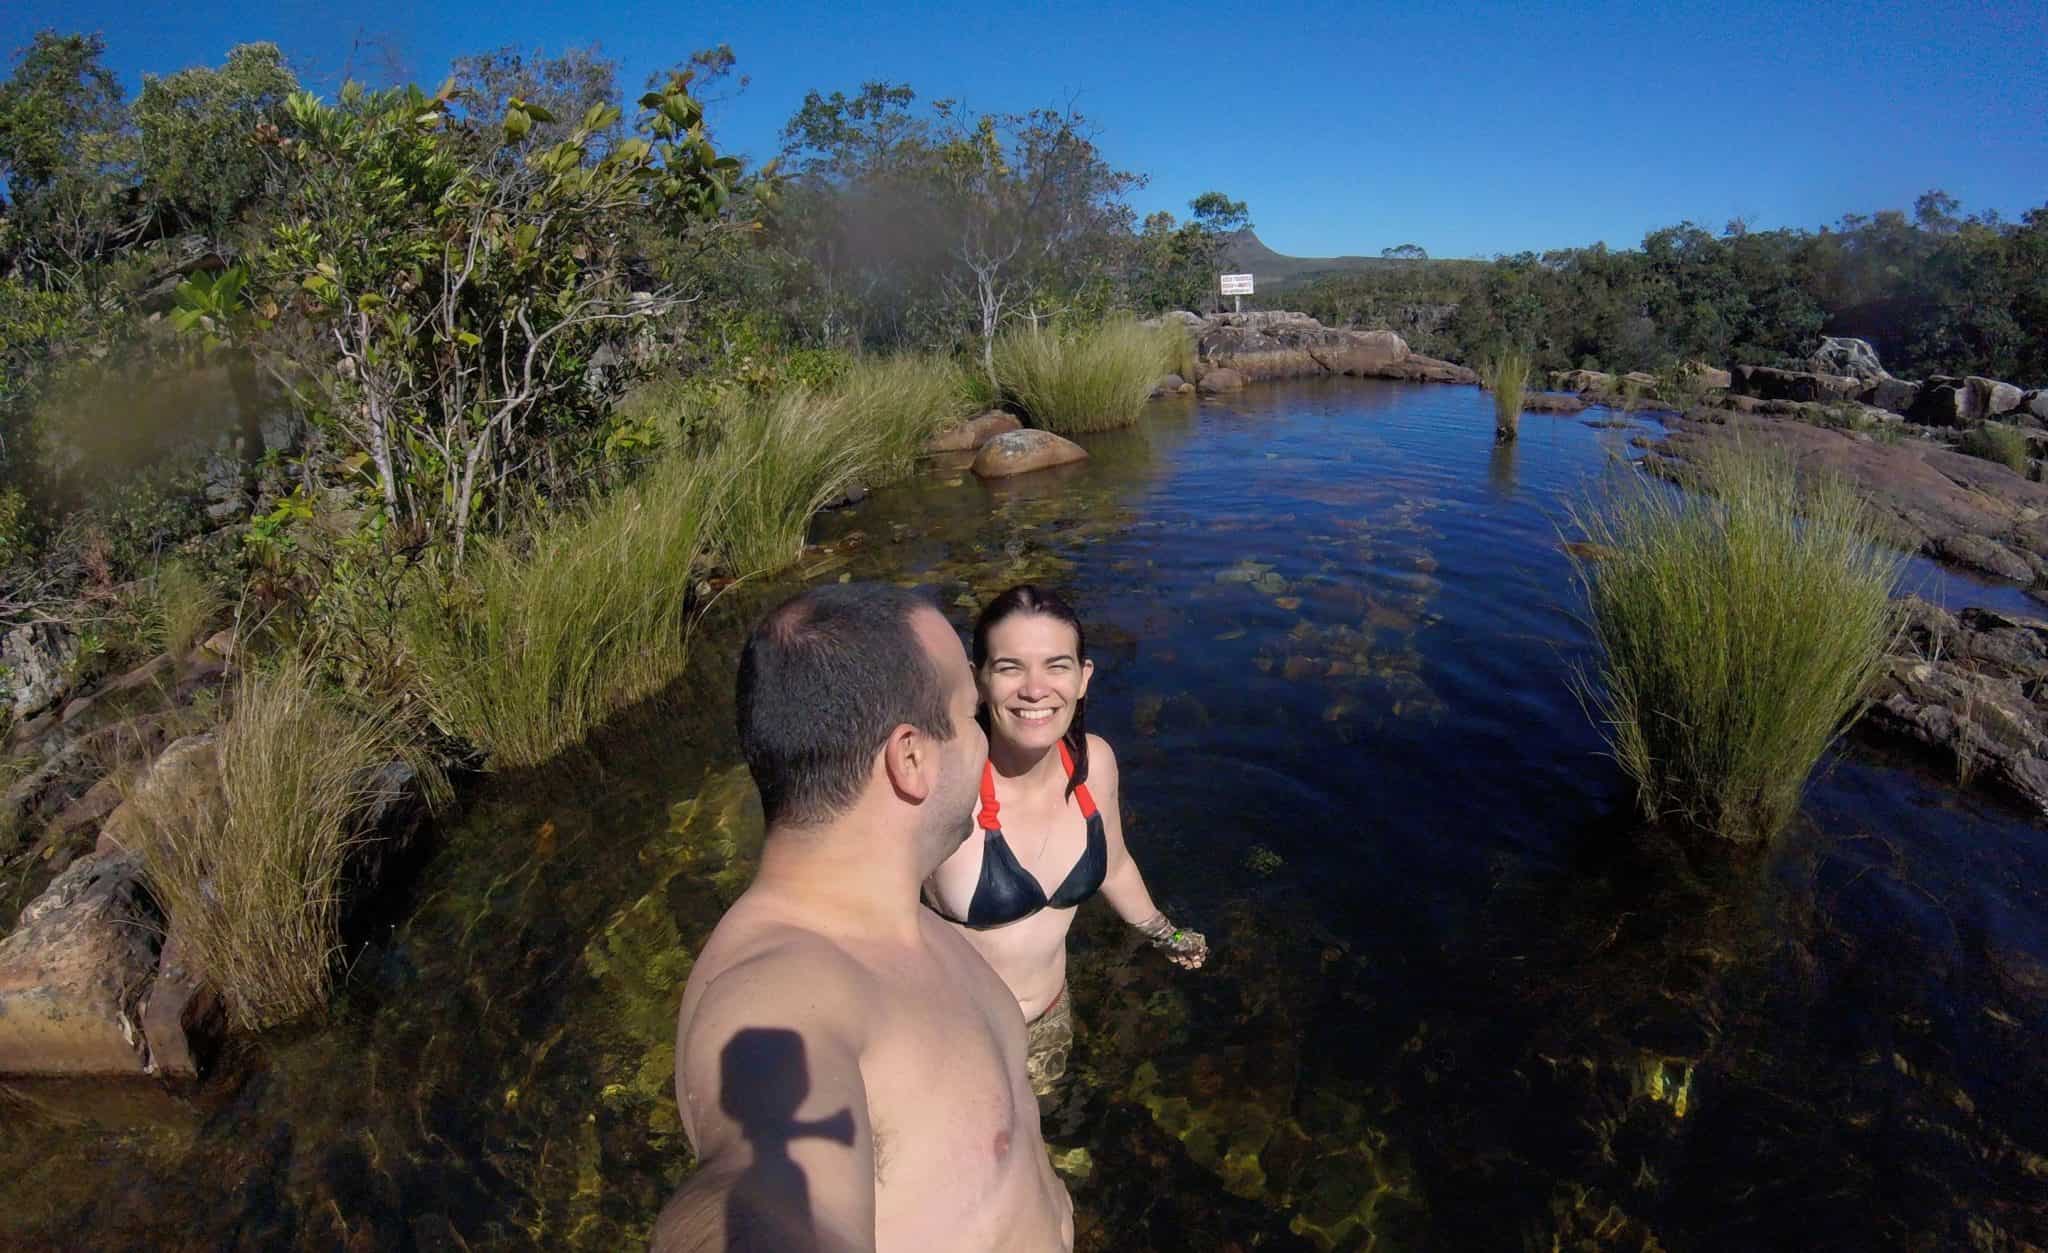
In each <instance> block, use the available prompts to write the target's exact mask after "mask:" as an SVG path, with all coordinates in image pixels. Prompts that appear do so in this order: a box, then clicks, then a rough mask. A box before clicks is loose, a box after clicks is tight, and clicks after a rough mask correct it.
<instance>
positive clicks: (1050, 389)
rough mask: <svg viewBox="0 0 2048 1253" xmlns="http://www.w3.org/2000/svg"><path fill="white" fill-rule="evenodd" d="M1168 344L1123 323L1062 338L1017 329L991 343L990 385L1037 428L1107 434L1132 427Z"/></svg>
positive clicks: (1157, 332)
mask: <svg viewBox="0 0 2048 1253" xmlns="http://www.w3.org/2000/svg"><path fill="white" fill-rule="evenodd" d="M1173 333H1174V334H1179V335H1181V337H1182V338H1185V333H1184V332H1180V331H1178V330H1177V329H1176V330H1175V331H1174V332H1173ZM1170 342H1171V341H1170V340H1169V339H1168V338H1167V332H1166V331H1165V330H1163V329H1162V328H1156V327H1145V326H1140V325H1138V324H1137V323H1136V322H1133V321H1130V320H1128V319H1121V318H1120V319H1113V320H1111V321H1107V322H1101V323H1098V324H1096V325H1094V326H1092V327H1085V328H1082V329H1079V330H1074V331H1066V332H1061V331H1055V330H1049V329H1044V328H1039V327H1027V328H1019V329H1017V330H1013V331H1009V332H1007V333H1005V334H1004V335H1003V337H1002V338H1001V339H999V340H997V341H996V349H995V358H996V377H997V378H998V379H1000V380H1001V382H1002V385H1003V391H1004V392H1005V393H1007V394H1008V395H1009V396H1010V397H1011V398H1012V399H1013V400H1015V401H1016V402H1017V404H1018V405H1019V406H1020V407H1021V408H1022V409H1023V410H1024V412H1025V413H1026V414H1027V415H1029V416H1030V418H1031V421H1032V424H1033V425H1035V426H1039V427H1042V428H1044V429H1046V430H1048V431H1052V432H1054V433H1055V434H1059V435H1075V434H1084V433H1086V432H1089V431H1107V430H1113V429H1115V428H1117V427H1122V426H1129V425H1131V424H1132V423H1134V422H1136V421H1137V420H1138V415H1139V413H1141V412H1142V411H1143V410H1144V407H1145V401H1146V399H1147V398H1148V397H1149V396H1150V395H1151V394H1152V388H1153V386H1154V385H1155V384H1157V383H1158V382H1159V379H1160V376H1161V375H1163V374H1165V373H1166V369H1167V362H1168V360H1169V357H1170V351H1169V350H1170Z"/></svg>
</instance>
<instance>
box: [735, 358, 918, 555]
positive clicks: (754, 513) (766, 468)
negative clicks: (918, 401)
mask: <svg viewBox="0 0 2048 1253" xmlns="http://www.w3.org/2000/svg"><path fill="white" fill-rule="evenodd" d="M854 412H855V410H854V409H853V407H852V406H850V405H849V404H848V403H847V402H846V401H845V400H844V399H843V398H842V397H839V396H835V395H833V394H831V393H821V392H815V391H812V390H810V389H809V388H806V387H793V388H790V389H789V390H787V391H783V392H780V393H777V394H775V395H772V396H767V397H752V396H748V397H733V398H729V399H727V400H726V401H724V402H722V403H720V404H719V405H718V406H717V408H716V409H715V411H714V412H713V414H712V415H711V418H710V425H711V427H712V429H713V430H715V431H716V432H717V434H716V439H717V443H716V445H715V446H714V447H713V448H712V449H711V451H710V453H709V454H708V456H707V463H708V464H709V465H710V467H711V468H712V472H713V473H714V475H715V476H716V477H717V479H718V481H719V484H720V489H721V503H720V516H719V522H718V526H717V529H716V531H715V533H714V544H715V549H716V553H717V558H718V564H719V565H720V567H721V568H722V569H724V570H725V572H726V573H728V574H731V575H733V576H735V577H742V578H743V577H746V576H748V575H753V574H761V573H766V572H770V571H774V570H780V569H782V568H783V567H785V566H787V565H789V564H790V563H792V562H794V561H795V560H796V559H797V558H798V557H799V556H800V555H802V553H803V547H804V537H805V535H806V534H808V533H809V531H810V525H811V517H812V515H814V514H816V513H817V512H818V511H819V510H820V509H823V508H824V507H825V506H826V505H828V504H830V503H831V502H832V501H833V500H835V499H837V498H838V497H839V496H841V495H843V494H844V493H845V491H846V489H847V488H848V487H849V486H851V485H853V484H854V483H856V482H857V481H859V479H860V478H861V477H862V476H863V474H864V473H865V472H866V471H867V470H868V469H870V468H871V467H872V466H874V465H875V464H876V462H877V460H878V459H879V457H880V456H881V454H880V452H879V449H880V448H881V447H882V445H883V444H884V443H885V442H888V441H886V440H884V439H883V438H882V437H881V436H879V435H877V433H876V432H875V431H873V430H862V429H860V428H858V427H857V425H856V424H855V422H854V421H853V419H852V417H851V415H852V414H853V413H854Z"/></svg>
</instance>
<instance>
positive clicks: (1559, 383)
mask: <svg viewBox="0 0 2048 1253" xmlns="http://www.w3.org/2000/svg"><path fill="white" fill-rule="evenodd" d="M1550 385H1551V386H1552V387H1554V388H1556V389H1557V390H1558V391H1561V392H1572V393H1575V394H1577V393H1583V392H1597V391H1604V390H1606V389H1607V388H1609V387H1612V386H1613V385H1614V376H1613V375H1612V374H1602V373H1601V372H1600V371H1598V370H1558V371H1556V372H1554V373H1553V374H1551V376H1550Z"/></svg>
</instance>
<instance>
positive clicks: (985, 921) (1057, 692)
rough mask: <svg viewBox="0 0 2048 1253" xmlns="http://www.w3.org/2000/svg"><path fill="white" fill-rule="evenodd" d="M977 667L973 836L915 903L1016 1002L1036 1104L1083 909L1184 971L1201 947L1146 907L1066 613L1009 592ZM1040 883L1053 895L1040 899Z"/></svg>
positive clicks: (1078, 644) (1079, 639)
mask: <svg viewBox="0 0 2048 1253" xmlns="http://www.w3.org/2000/svg"><path fill="white" fill-rule="evenodd" d="M974 664H975V676H976V678H977V680H978V681H979V683H980V686H981V700H982V720H983V724H984V726H985V727H986V728H987V731H988V740H989V759H988V763H987V764H986V765H985V766H984V767H983V768H982V774H981V803H980V807H979V809H978V811H977V813H976V817H975V824H976V825H977V826H978V827H979V828H980V829H981V832H982V838H981V839H979V840H972V839H970V840H968V841H967V842H966V843H964V844H962V845H961V846H960V849H959V851H957V852H956V853H954V854H953V856H952V857H950V858H948V859H947V860H946V862H945V863H944V864H943V865H941V866H940V867H939V868H938V870H937V871H936V872H934V873H933V875H932V877H931V879H930V880H929V881H928V882H927V883H926V885H925V900H926V902H927V903H928V904H930V905H931V907H932V908H933V910H934V911H936V912H937V913H938V914H939V915H940V916H941V917H943V918H945V919H947V920H948V921H950V922H952V923H953V924H955V925H956V926H958V927H960V928H961V929H962V931H963V932H964V934H965V935H966V937H967V941H968V943H970V944H972V945H973V946H974V947H975V949H976V950H977V951H978V952H980V953H981V955H982V956H983V957H984V958H986V959H987V960H988V963H989V965H991V966H993V967H994V968H995V971H996V973H997V974H998V975H1001V976H1002V979H1003V982H1004V983H1005V984H1006V985H1008V987H1009V989H1010V991H1011V992H1012V993H1014V994H1015V995H1016V997H1017V1005H1018V1008H1020V1009H1021V1010H1022V1011H1023V1012H1024V1019H1025V1021H1026V1022H1027V1023H1028V1024H1029V1025H1030V1055H1029V1058H1028V1059H1027V1063H1026V1065H1027V1069H1028V1070H1029V1072H1030V1075H1031V1086H1032V1090H1033V1091H1034V1092H1036V1093H1037V1094H1038V1095H1039V1096H1041V1097H1043V1096H1047V1095H1050V1094H1051V1093H1052V1091H1053V1089H1054V1086H1055V1085H1056V1084H1057V1082H1058V1081H1059V1079H1060V1077H1061V1075H1063V1074H1064V1073H1065V1072H1066V1064H1067V1052H1068V1049H1069V1048H1070V1047H1071V1045H1072V1043H1073V1038H1074V1028H1073V1014H1072V1009H1071V1006H1070V1005H1069V1003H1068V998H1067V992H1066V972H1067V931H1068V929H1069V928H1071V927H1072V926H1073V923H1074V912H1075V910H1077V909H1078V908H1079V907H1080V905H1081V903H1082V902H1083V901H1085V900H1087V899H1088V898H1089V897H1091V896H1094V895H1095V894H1096V892H1098V891H1100V892H1101V893H1102V895H1103V896H1104V898H1105V899H1107V900H1108V901H1109V903H1110V905H1111V907H1112V908H1114V909H1115V910H1116V912H1117V914H1118V915H1119V916H1120V917H1122V918H1123V920H1124V921H1125V922H1127V923H1129V924H1130V925H1131V926H1132V927H1134V928H1136V929H1137V930H1138V931H1139V932H1141V933H1142V934H1143V935H1144V936H1145V937H1146V938H1147V939H1148V940H1150V941H1151V942H1152V943H1153V945H1155V946H1156V947H1158V948H1160V949H1161V950H1163V951H1164V952H1165V953H1166V955H1167V957H1168V959H1169V960H1171V961H1173V962H1174V963H1175V964H1176V965H1179V966H1181V967H1183V968H1185V969H1188V970H1193V969H1195V968H1196V967H1198V966H1200V965H1201V964H1202V962H1203V960H1204V959H1205V958H1206V957H1207V956H1208V944H1207V942H1206V941H1205V940H1204V939H1203V938H1202V936H1201V935H1200V934H1198V933H1196V932H1192V931H1182V930H1180V929H1179V928H1176V927H1175V926H1174V925H1173V924H1172V923H1171V922H1169V921H1168V920H1167V918H1166V915H1165V914H1163V913H1161V912H1160V910H1159V908H1158V907H1157V906H1156V905H1154V904H1153V903H1152V894H1151V893H1150V892H1149V891H1148V890H1147V889H1146V887H1145V877H1144V875H1142V874H1141V873H1139V871H1138V864H1137V862H1135V861H1133V860H1132V858H1131V853H1130V849H1129V848H1128V847H1127V846H1126V845H1125V844H1124V837H1123V818H1122V816H1121V813H1120V811H1119V784H1120V781H1119V779H1118V777H1117V764H1116V754H1115V753H1113V752H1111V751H1110V747H1109V745H1108V743H1106V742H1105V741H1104V740H1103V739H1102V738H1101V737H1100V736H1094V735H1089V734H1088V732H1087V728H1086V722H1085V718H1084V716H1083V715H1084V713H1085V711H1086V706H1087V696H1088V684H1089V681H1090V680H1091V679H1093V678H1094V676H1095V663H1094V662H1092V661H1090V660H1089V659H1088V646H1087V636H1086V634H1085V632H1083V631H1082V629H1081V621H1080V619H1079V618H1078V617H1077V616H1075V614H1074V611H1073V610H1072V609H1071V608H1069V607H1068V605H1067V603H1066V602H1065V601H1064V600H1061V599H1060V598H1059V596H1057V595H1056V594H1054V593H1052V592H1049V591H1046V590H1044V589H1042V588H1038V587H1034V586H1032V585H1031V584H1028V583H1027V584H1021V585H1019V586H1017V587H1013V588H1011V589H1010V590H1009V591H1007V592H1004V593H1003V594H1002V595H1000V596H998V597H996V599H995V600H993V601H992V602H990V604H989V606H988V608H987V609H985V610H983V611H982V614H981V617H980V618H979V619H978V620H977V621H976V622H975V625H974ZM1091 768H1092V769H1093V771H1094V773H1093V776H1092V780H1091V775H1090V770H1091ZM1091 782H1092V783H1093V790H1092V791H1091V788H1090V784H1091ZM1098 797H1099V798H1100V799H1099V801H1098ZM1005 813H1007V816H1004V815H1005ZM1006 828H1007V833H1006ZM1047 882H1051V883H1054V884H1056V885H1057V886H1055V887H1054V888H1053V889H1052V890H1051V891H1050V892H1048V891H1047V890H1046V888H1045V886H1044V885H1045V884H1046V883H1047Z"/></svg>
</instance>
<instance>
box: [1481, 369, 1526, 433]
mask: <svg viewBox="0 0 2048 1253" xmlns="http://www.w3.org/2000/svg"><path fill="white" fill-rule="evenodd" d="M1478 374H1479V385H1480V386H1481V387H1484V388H1485V389H1486V390H1487V391H1489V392H1491V393H1493V437H1494V439H1495V440H1497V441H1499V442H1500V443H1503V444H1505V443H1508V442H1509V441H1511V440H1513V439H1514V438H1515V435H1516V434H1517V432H1518V431H1519V430H1520V427H1521V422H1522V397H1523V395H1524V394H1525V393H1526V392H1527V391H1528V389H1529V354H1528V353H1527V352H1526V351H1524V350H1523V349H1521V348H1504V349H1502V350H1501V351H1499V352H1496V353H1494V354H1493V355H1491V356H1489V357H1484V358H1482V359H1481V360H1480V362H1479V369H1478Z"/></svg>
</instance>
